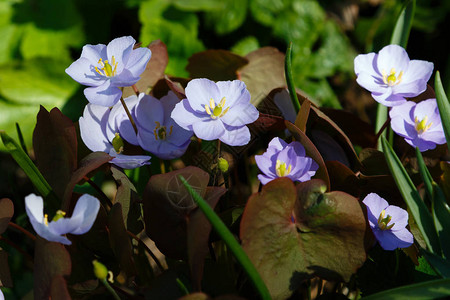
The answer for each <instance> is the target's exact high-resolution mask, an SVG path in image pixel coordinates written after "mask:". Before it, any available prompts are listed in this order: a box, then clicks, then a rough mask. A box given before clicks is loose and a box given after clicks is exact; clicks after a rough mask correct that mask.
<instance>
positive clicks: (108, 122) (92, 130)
mask: <svg viewBox="0 0 450 300" xmlns="http://www.w3.org/2000/svg"><path fill="white" fill-rule="evenodd" d="M129 98H130V97H128V98H127V99H129ZM130 100H132V101H126V100H125V102H126V103H128V104H133V103H134V105H135V104H136V103H137V100H136V99H132V98H131V99H130ZM116 105H117V106H121V103H117V104H116ZM133 107H134V106H132V105H130V109H132V108H133ZM122 109H123V108H122ZM111 112H113V116H116V117H117V118H119V120H120V119H121V114H120V108H116V107H113V109H112V110H110V109H109V108H108V107H105V106H101V105H95V104H91V103H89V104H88V105H86V107H85V108H84V112H83V116H82V117H81V118H80V120H79V122H78V123H79V125H80V135H81V139H82V140H83V142H84V144H85V145H86V146H87V147H88V148H89V149H90V150H91V151H102V152H106V153H108V154H109V155H110V156H112V157H114V158H113V159H112V160H111V161H110V163H113V164H115V165H116V166H119V167H121V168H124V169H134V168H138V167H141V166H143V165H148V164H150V161H149V160H150V156H147V155H124V154H122V153H121V152H122V151H123V149H120V148H118V149H114V146H113V144H112V142H113V140H114V139H115V138H117V139H119V138H121V134H123V133H121V132H120V131H122V132H125V131H126V130H127V129H126V127H127V125H122V124H123V123H126V122H120V121H115V118H111V119H110V118H109V117H110V114H111ZM128 121H129V120H128ZM115 124H119V125H118V126H117V127H116V128H114V126H115ZM124 128H125V129H124ZM134 137H135V138H136V135H135V134H134Z"/></svg>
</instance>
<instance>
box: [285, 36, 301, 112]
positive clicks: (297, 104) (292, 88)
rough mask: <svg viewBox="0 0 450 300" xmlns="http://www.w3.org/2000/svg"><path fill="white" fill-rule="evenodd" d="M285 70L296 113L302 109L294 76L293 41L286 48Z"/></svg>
mask: <svg viewBox="0 0 450 300" xmlns="http://www.w3.org/2000/svg"><path fill="white" fill-rule="evenodd" d="M284 72H285V76H286V83H287V86H288V90H289V96H290V97H291V101H292V104H293V105H294V108H295V113H296V114H298V112H299V111H300V102H298V98H297V91H296V90H295V84H294V78H293V77H292V42H290V43H289V46H288V48H287V50H286V57H285V60H284Z"/></svg>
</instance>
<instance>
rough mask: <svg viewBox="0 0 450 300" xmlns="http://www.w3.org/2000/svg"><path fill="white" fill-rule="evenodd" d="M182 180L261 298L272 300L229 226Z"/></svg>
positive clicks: (182, 178)
mask: <svg viewBox="0 0 450 300" xmlns="http://www.w3.org/2000/svg"><path fill="white" fill-rule="evenodd" d="M180 180H181V182H183V184H184V186H185V187H186V189H187V190H188V191H189V194H191V196H192V197H193V198H194V200H195V202H196V203H197V205H198V207H199V208H200V209H201V210H202V211H203V213H204V214H205V216H206V218H207V219H208V220H209V222H210V223H211V225H212V226H213V228H214V229H215V230H216V232H217V233H218V234H219V236H220V237H221V238H222V239H223V241H224V242H225V244H226V245H227V246H228V248H229V249H230V250H231V252H232V253H233V255H234V256H235V257H236V259H237V261H238V262H239V263H240V264H241V266H242V268H243V269H244V271H245V272H246V273H247V275H248V277H249V278H250V280H251V281H252V283H253V285H254V286H255V288H256V289H257V291H258V292H259V294H260V295H261V298H262V299H272V297H271V296H270V293H269V290H268V289H267V287H266V285H265V283H264V281H263V280H262V278H261V276H260V275H259V273H258V271H257V270H256V268H255V266H254V265H253V263H252V262H251V261H250V259H249V258H248V256H247V254H246V253H245V252H244V250H243V249H242V247H241V245H239V243H238V241H237V240H236V238H235V237H234V236H233V234H232V233H231V232H230V231H229V230H228V228H227V226H226V225H225V224H224V223H223V222H222V220H221V219H220V218H219V216H218V215H217V214H216V213H215V212H214V210H213V209H212V208H211V206H209V204H208V203H207V202H206V201H205V200H204V199H203V198H202V197H201V196H200V195H199V194H198V193H197V192H196V191H195V190H194V189H193V188H192V187H191V186H190V185H189V183H188V182H187V181H186V179H184V177H183V176H180Z"/></svg>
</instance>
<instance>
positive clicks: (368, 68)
mask: <svg viewBox="0 0 450 300" xmlns="http://www.w3.org/2000/svg"><path fill="white" fill-rule="evenodd" d="M377 56H378V54H376V53H373V52H371V53H367V54H359V55H358V56H356V57H355V60H354V69H355V74H356V75H357V76H358V77H359V76H360V75H361V74H366V76H371V77H374V78H376V77H380V75H381V74H379V72H378V71H377V69H376V59H377Z"/></svg>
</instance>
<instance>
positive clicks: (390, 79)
mask: <svg viewBox="0 0 450 300" xmlns="http://www.w3.org/2000/svg"><path fill="white" fill-rule="evenodd" d="M381 74H382V75H383V82H384V83H385V84H387V85H388V86H394V85H397V84H399V83H400V82H401V81H402V77H403V71H400V73H398V76H396V75H395V74H396V71H395V69H394V68H392V69H391V71H390V72H389V74H386V71H385V70H383V71H382V72H381Z"/></svg>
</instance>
